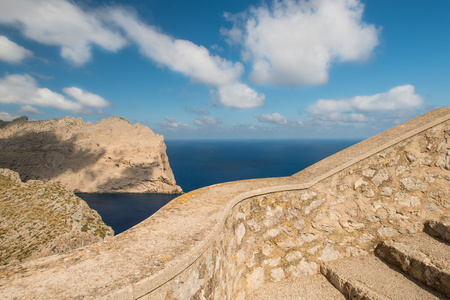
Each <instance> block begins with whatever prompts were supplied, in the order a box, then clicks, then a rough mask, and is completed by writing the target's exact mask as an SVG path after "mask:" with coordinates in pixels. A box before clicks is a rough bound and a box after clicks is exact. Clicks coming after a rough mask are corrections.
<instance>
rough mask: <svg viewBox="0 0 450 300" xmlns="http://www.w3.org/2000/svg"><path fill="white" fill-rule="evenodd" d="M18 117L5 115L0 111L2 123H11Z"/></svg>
mask: <svg viewBox="0 0 450 300" xmlns="http://www.w3.org/2000/svg"><path fill="white" fill-rule="evenodd" d="M18 117H19V116H18V115H15V114H10V113H7V112H5V111H0V120H2V121H7V122H9V121H12V120H14V119H17V118H18Z"/></svg>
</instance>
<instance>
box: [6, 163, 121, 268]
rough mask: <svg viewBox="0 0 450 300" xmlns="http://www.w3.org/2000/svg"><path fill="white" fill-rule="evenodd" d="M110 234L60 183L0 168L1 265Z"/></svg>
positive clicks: (91, 211) (78, 244) (73, 247)
mask: <svg viewBox="0 0 450 300" xmlns="http://www.w3.org/2000/svg"><path fill="white" fill-rule="evenodd" d="M113 235H114V231H113V230H112V229H111V227H109V226H107V225H105V223H103V221H102V218H101V217H100V216H99V214H98V213H97V212H96V211H95V210H93V209H90V208H89V206H88V205H87V203H86V202H84V201H83V200H82V199H80V198H78V197H77V196H75V195H74V194H73V193H72V192H69V191H68V190H66V189H65V188H64V187H63V186H61V185H60V184H57V183H54V184H51V183H48V182H42V181H39V180H29V181H28V182H26V183H23V182H22V181H21V180H20V178H19V174H17V173H16V172H13V171H10V170H8V169H0V265H5V264H8V263H11V262H14V261H22V260H26V259H33V258H38V257H43V256H48V255H51V254H55V253H63V252H68V251H70V250H72V249H75V248H78V247H82V246H86V245H90V244H93V243H97V242H101V241H103V240H104V239H105V238H107V237H111V236H113Z"/></svg>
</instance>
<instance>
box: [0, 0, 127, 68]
mask: <svg viewBox="0 0 450 300" xmlns="http://www.w3.org/2000/svg"><path fill="white" fill-rule="evenodd" d="M0 6H1V7H2V9H1V10H0V23H2V24H8V25H13V26H15V27H17V28H18V29H19V30H20V31H21V32H22V34H23V35H24V36H26V37H27V38H30V39H32V40H34V41H37V42H39V43H41V44H45V45H51V46H58V47H61V56H62V57H64V58H66V59H68V60H71V61H72V62H74V63H75V64H83V63H85V62H87V61H89V60H90V59H91V56H92V54H91V47H92V45H98V46H101V47H103V48H104V49H106V50H109V51H116V50H118V49H120V48H122V47H123V46H124V45H125V44H126V40H125V39H124V38H123V37H122V36H121V35H120V34H118V33H117V32H115V31H113V30H111V29H110V28H107V26H106V25H105V24H103V23H102V22H100V21H99V20H98V16H97V14H96V13H95V12H85V11H83V10H82V9H81V8H80V7H78V6H76V5H74V4H73V3H72V2H70V1H66V0H14V1H9V0H0Z"/></svg>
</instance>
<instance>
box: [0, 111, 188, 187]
mask: <svg viewBox="0 0 450 300" xmlns="http://www.w3.org/2000/svg"><path fill="white" fill-rule="evenodd" d="M0 168H8V169H11V170H13V171H16V172H18V173H19V174H20V176H21V178H22V180H24V181H27V180H30V179H32V180H43V181H49V182H50V183H55V182H60V183H61V184H62V185H63V186H65V187H66V188H67V189H69V190H72V191H75V192H86V193H167V194H176V193H182V190H181V188H180V187H179V186H178V185H176V182H175V178H174V175H173V173H172V169H171V168H170V165H169V161H168V158H167V155H166V145H165V143H164V137H163V136H162V135H158V134H155V133H153V132H152V131H151V130H150V128H148V127H146V126H143V125H140V124H135V125H131V123H130V122H128V121H127V120H125V119H122V118H120V117H112V118H108V119H103V120H100V121H98V122H97V123H95V124H91V123H85V122H84V121H83V120H82V119H81V118H78V119H75V118H73V117H64V118H60V119H51V120H46V121H28V118H26V117H21V118H19V119H16V120H14V121H12V122H2V123H1V124H0Z"/></svg>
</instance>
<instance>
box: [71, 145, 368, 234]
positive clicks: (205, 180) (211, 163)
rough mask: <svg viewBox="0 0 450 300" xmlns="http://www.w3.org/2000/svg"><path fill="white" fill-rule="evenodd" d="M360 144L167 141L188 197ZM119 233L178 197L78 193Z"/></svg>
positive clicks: (293, 168) (283, 172)
mask: <svg viewBox="0 0 450 300" xmlns="http://www.w3.org/2000/svg"><path fill="white" fill-rule="evenodd" d="M359 141H361V140H360V139H358V140H357V139H295V140H294V139H280V140H273V139H271V140H263V139H254V140H181V139H179V140H175V139H173V140H170V139H169V140H166V141H165V143H166V146H167V151H166V153H167V156H168V157H169V164H170V166H171V168H172V171H173V173H174V176H175V180H176V182H177V184H178V185H179V186H181V188H182V189H183V191H184V192H185V193H187V192H190V191H193V190H196V189H199V188H202V187H205V186H210V185H213V184H217V183H223V182H229V181H236V180H245V179H255V178H269V177H282V176H291V175H293V174H295V173H297V172H300V171H301V170H303V169H305V168H307V167H309V166H310V165H312V164H314V163H316V162H318V161H320V160H322V159H324V158H326V157H328V156H330V155H332V154H334V153H336V152H339V151H340V150H342V149H345V148H347V147H349V146H351V145H354V144H356V143H358V142H359ZM77 195H78V196H79V197H80V198H82V199H83V200H85V201H86V202H87V203H88V204H89V206H90V207H91V208H93V209H95V210H96V211H97V212H98V213H99V214H100V216H101V217H102V219H103V221H104V222H105V223H106V224H107V225H109V226H111V227H112V228H113V229H114V231H115V233H116V234H119V233H121V232H123V231H125V230H127V229H129V228H131V227H133V226H134V225H136V224H138V223H140V222H142V221H143V220H145V219H146V218H148V217H149V216H151V215H152V214H154V213H155V212H156V211H158V210H159V209H160V208H161V207H163V206H164V205H165V204H167V203H168V202H169V201H171V200H172V199H174V198H175V197H177V196H178V195H167V194H87V193H79V194H77Z"/></svg>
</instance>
